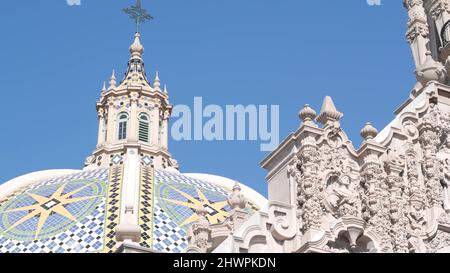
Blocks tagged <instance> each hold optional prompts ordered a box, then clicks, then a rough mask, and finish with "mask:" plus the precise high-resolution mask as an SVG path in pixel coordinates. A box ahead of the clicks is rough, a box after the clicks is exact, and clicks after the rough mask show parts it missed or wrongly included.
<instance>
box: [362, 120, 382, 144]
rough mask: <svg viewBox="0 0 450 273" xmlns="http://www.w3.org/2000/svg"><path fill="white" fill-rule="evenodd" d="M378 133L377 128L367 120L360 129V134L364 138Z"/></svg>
mask: <svg viewBox="0 0 450 273" xmlns="http://www.w3.org/2000/svg"><path fill="white" fill-rule="evenodd" d="M377 135H378V130H377V129H376V128H375V127H373V125H372V123H370V122H367V123H366V125H365V126H364V128H362V130H361V136H362V137H363V138H364V140H370V139H374V138H375V137H376V136H377Z"/></svg>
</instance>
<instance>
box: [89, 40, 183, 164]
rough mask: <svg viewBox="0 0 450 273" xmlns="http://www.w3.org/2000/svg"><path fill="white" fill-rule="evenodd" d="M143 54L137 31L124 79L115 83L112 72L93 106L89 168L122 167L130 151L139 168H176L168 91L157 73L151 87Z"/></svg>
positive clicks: (114, 76)
mask: <svg viewBox="0 0 450 273" xmlns="http://www.w3.org/2000/svg"><path fill="white" fill-rule="evenodd" d="M143 53H144V47H143V45H142V44H141V34H140V33H139V32H136V34H135V35H134V42H133V43H132V45H131V46H130V54H131V56H130V60H129V61H128V68H127V71H126V73H125V76H124V78H123V79H122V81H121V82H120V83H117V81H116V75H115V72H114V71H113V73H112V76H111V79H110V81H109V87H108V88H106V84H104V85H103V89H102V90H101V95H100V99H99V101H98V102H97V104H96V108H97V112H98V118H99V126H98V140H97V147H96V149H95V151H94V152H93V153H92V155H91V156H90V157H88V159H87V160H86V167H88V168H95V167H109V166H112V165H119V164H123V162H124V161H125V159H126V157H127V155H128V154H129V150H133V151H134V152H135V154H136V155H138V156H139V160H140V164H142V165H146V166H150V167H154V168H156V169H166V168H169V167H172V168H175V169H178V164H177V162H176V161H175V160H173V159H172V156H171V154H170V153H169V151H168V121H169V117H170V115H171V112H172V105H171V104H170V102H169V95H168V92H167V88H166V87H164V88H161V81H160V78H159V75H158V72H156V76H155V79H154V81H153V83H152V84H150V82H149V80H148V78H147V74H146V72H145V64H144V61H143V58H142V55H143ZM132 154H134V153H132Z"/></svg>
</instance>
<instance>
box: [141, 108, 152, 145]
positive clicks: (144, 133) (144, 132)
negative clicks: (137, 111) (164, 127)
mask: <svg viewBox="0 0 450 273" xmlns="http://www.w3.org/2000/svg"><path fill="white" fill-rule="evenodd" d="M149 139H150V119H149V117H148V116H147V115H146V114H141V115H140V116H139V141H143V142H147V143H148V142H149Z"/></svg>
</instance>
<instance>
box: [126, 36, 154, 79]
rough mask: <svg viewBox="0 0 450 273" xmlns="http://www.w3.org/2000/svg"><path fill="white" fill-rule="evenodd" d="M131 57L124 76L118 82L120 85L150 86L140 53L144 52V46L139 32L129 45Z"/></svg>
mask: <svg viewBox="0 0 450 273" xmlns="http://www.w3.org/2000/svg"><path fill="white" fill-rule="evenodd" d="M130 53H131V58H130V61H128V69H127V72H126V73H125V78H124V79H123V80H122V82H121V83H120V86H146V87H150V83H149V81H148V79H147V75H146V73H145V66H144V61H143V59H142V55H143V53H144V46H143V45H142V44H141V34H140V33H136V34H135V35H134V42H133V44H131V46H130Z"/></svg>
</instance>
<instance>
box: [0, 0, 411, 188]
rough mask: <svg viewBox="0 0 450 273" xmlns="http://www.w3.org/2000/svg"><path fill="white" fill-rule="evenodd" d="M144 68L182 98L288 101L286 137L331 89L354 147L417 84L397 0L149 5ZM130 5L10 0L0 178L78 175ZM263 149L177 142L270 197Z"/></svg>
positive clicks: (185, 160) (121, 54) (126, 38)
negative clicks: (66, 171) (376, 1)
mask: <svg viewBox="0 0 450 273" xmlns="http://www.w3.org/2000/svg"><path fill="white" fill-rule="evenodd" d="M142 2H143V5H144V6H145V7H146V8H147V10H149V11H150V13H151V14H152V15H153V16H154V17H155V18H156V20H154V21H152V22H150V23H147V24H146V25H144V26H143V28H142V42H143V44H144V46H145V48H146V52H145V55H144V59H145V61H146V68H147V74H148V75H149V77H150V78H153V76H154V72H155V70H159V71H160V76H161V80H162V82H163V83H167V85H168V87H169V93H170V96H171V101H172V103H173V104H187V105H192V104H193V98H194V96H202V97H203V103H204V104H218V105H222V106H225V105H226V104H244V105H248V104H256V105H259V104H263V105H272V104H276V105H280V137H281V139H283V138H284V137H286V136H287V135H288V134H289V133H290V132H292V131H294V130H295V129H296V128H298V126H299V119H298V112H299V110H300V109H301V108H302V106H303V105H304V104H305V103H309V104H311V105H312V106H313V107H314V108H315V109H316V110H317V111H319V110H320V106H321V102H322V100H323V97H324V96H326V95H330V96H332V97H333V99H334V101H335V104H336V106H337V108H338V110H340V111H341V112H344V114H345V116H344V119H343V121H342V126H343V127H344V129H345V131H346V132H347V134H348V135H349V137H350V138H351V139H352V140H353V143H354V145H355V147H359V145H360V143H361V137H360V136H359V131H360V129H361V128H362V127H363V125H364V123H365V122H367V121H371V122H372V123H373V124H374V125H375V126H376V127H377V128H378V129H382V128H383V127H384V126H385V125H386V124H388V123H389V121H390V120H391V119H392V118H393V117H394V115H393V111H394V110H395V109H396V108H397V107H398V106H399V105H400V104H401V103H402V102H403V101H404V100H405V99H406V98H407V96H408V95H409V91H410V90H411V88H412V87H413V85H414V74H413V70H414V69H413V63H412V57H411V54H410V49H409V46H408V44H407V42H406V40H405V38H404V34H405V31H406V22H407V15H406V11H405V10H404V8H403V6H402V2H401V1H392V0H383V1H382V5H381V6H378V7H374V6H369V5H367V3H366V0H345V1H335V0H314V1H306V0H283V1H279V0H245V1H242V0H227V1H223V0H143V1H142ZM133 3H134V0H121V1H117V0H115V1H112V0H82V5H81V6H77V7H75V6H68V5H67V4H66V0H52V1H49V0H35V1H29V0H27V1H26V0H15V1H3V3H2V8H1V9H0V34H1V37H2V39H1V43H0V83H1V85H0V93H1V97H2V100H1V101H2V107H1V108H0V116H1V117H2V128H1V130H0V143H1V144H0V145H1V151H2V153H1V156H0V166H1V172H0V183H1V182H4V181H7V180H9V179H11V178H14V177H16V176H19V175H22V174H25V173H28V172H32V171H37V170H44V169H58V168H75V169H80V168H81V167H82V164H83V162H84V159H85V158H86V156H88V155H89V154H90V153H91V152H92V151H93V149H94V147H95V145H96V140H97V114H96V112H95V102H96V100H97V99H98V97H99V92H100V89H101V86H102V83H103V81H104V80H108V78H109V76H110V75H111V70H112V69H113V68H115V69H116V71H117V74H118V75H120V76H122V75H123V73H124V72H125V69H126V63H127V61H128V58H129V53H128V47H129V45H130V44H131V42H132V36H133V34H134V26H133V23H132V22H131V21H130V20H129V19H128V17H127V16H126V15H125V14H123V13H122V12H121V9H122V8H124V7H127V6H129V5H131V4H133ZM259 147H260V143H259V142H237V141H236V142H204V141H201V142H199V141H197V142H196V141H191V142H174V141H171V142H170V151H171V152H172V154H173V155H174V157H175V158H176V159H177V160H178V161H179V162H180V165H181V169H182V172H204V173H212V174H217V175H222V176H226V177H230V178H233V179H236V180H239V181H242V182H244V183H245V184H247V185H249V186H251V187H253V188H255V189H256V190H258V191H259V192H261V193H263V194H266V193H267V186H266V182H265V179H264V177H265V175H266V172H265V171H264V170H262V169H261V168H260V167H259V162H260V161H261V160H262V159H263V158H264V157H265V156H266V155H267V153H265V152H260V151H259Z"/></svg>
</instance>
